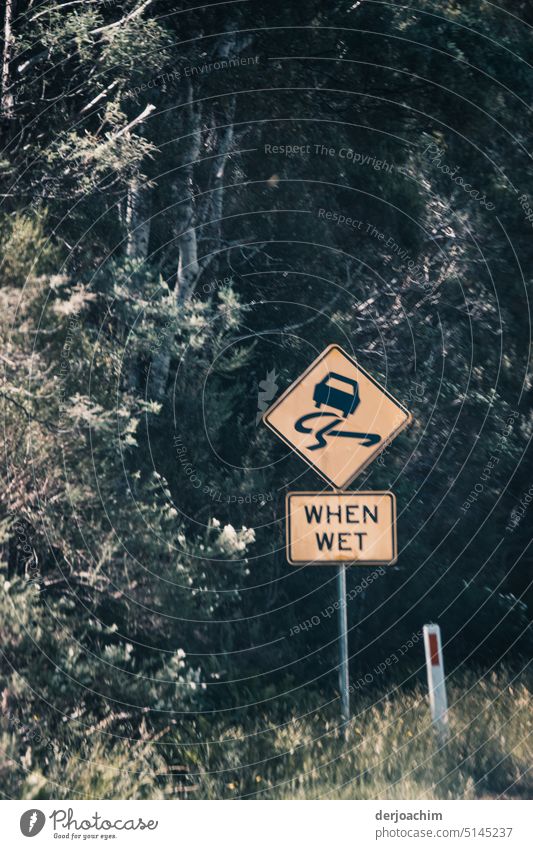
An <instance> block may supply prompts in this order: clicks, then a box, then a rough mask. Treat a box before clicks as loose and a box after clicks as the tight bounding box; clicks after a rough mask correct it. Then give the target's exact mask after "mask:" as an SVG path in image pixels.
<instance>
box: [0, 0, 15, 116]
mask: <svg viewBox="0 0 533 849" xmlns="http://www.w3.org/2000/svg"><path fill="white" fill-rule="evenodd" d="M5 4H6V5H5V12H4V48H3V51H2V102H1V108H2V115H3V117H4V118H12V117H13V108H14V105H15V101H14V97H13V94H12V92H11V91H10V88H11V69H10V63H11V57H12V54H13V30H12V22H13V12H14V11H15V8H14V7H15V0H5Z"/></svg>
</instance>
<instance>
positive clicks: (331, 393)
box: [313, 371, 360, 418]
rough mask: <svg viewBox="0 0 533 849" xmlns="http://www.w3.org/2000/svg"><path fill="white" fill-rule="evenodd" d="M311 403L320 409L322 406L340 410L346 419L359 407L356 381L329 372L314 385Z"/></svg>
mask: <svg viewBox="0 0 533 849" xmlns="http://www.w3.org/2000/svg"><path fill="white" fill-rule="evenodd" d="M339 383H340V386H339ZM313 401H314V402H315V407H318V408H320V406H321V405H322V404H325V405H326V406H328V407H334V408H335V409H336V410H340V411H341V413H342V414H343V416H344V418H346V416H349V415H350V414H351V413H353V412H354V411H355V410H356V409H357V407H358V406H359V403H360V400H359V384H358V383H357V381H356V380H351V378H349V377H343V376H342V374H337V373H336V372H334V371H330V372H329V374H327V375H326V376H325V377H324V378H323V379H322V380H321V381H320V382H319V383H317V384H316V386H315V391H314V393H313Z"/></svg>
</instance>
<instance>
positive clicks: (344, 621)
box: [337, 565, 350, 722]
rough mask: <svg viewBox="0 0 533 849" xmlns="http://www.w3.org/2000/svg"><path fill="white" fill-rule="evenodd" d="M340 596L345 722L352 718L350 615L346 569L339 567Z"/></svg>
mask: <svg viewBox="0 0 533 849" xmlns="http://www.w3.org/2000/svg"><path fill="white" fill-rule="evenodd" d="M337 589H338V596H339V691H340V694H341V714H342V718H343V720H344V722H348V720H349V718H350V690H349V687H350V673H349V670H348V614H347V611H346V567H345V566H344V565H342V566H338V567H337Z"/></svg>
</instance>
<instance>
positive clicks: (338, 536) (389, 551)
mask: <svg viewBox="0 0 533 849" xmlns="http://www.w3.org/2000/svg"><path fill="white" fill-rule="evenodd" d="M286 506H287V560H288V561H289V563H290V564H291V565H292V566H302V565H306V564H307V565H313V564H315V563H318V564H320V563H354V564H357V565H359V566H377V565H384V564H387V565H388V564H392V563H395V562H396V560H397V556H398V553H397V543H396V497H395V495H394V494H393V493H392V492H289V493H288V494H287V501H286Z"/></svg>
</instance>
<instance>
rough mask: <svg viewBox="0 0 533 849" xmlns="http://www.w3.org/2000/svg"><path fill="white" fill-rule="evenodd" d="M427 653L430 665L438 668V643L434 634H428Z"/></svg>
mask: <svg viewBox="0 0 533 849" xmlns="http://www.w3.org/2000/svg"><path fill="white" fill-rule="evenodd" d="M428 636H429V653H430V656H431V665H432V666H440V663H439V642H438V640H437V635H436V634H429V635H428Z"/></svg>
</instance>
